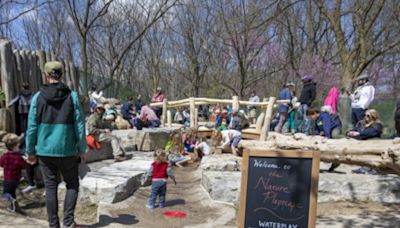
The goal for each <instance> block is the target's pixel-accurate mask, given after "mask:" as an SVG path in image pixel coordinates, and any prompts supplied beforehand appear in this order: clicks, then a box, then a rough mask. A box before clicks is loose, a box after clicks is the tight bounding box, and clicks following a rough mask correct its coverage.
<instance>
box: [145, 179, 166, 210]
mask: <svg viewBox="0 0 400 228" xmlns="http://www.w3.org/2000/svg"><path fill="white" fill-rule="evenodd" d="M166 193H167V182H165V181H153V183H152V184H151V194H150V200H149V205H150V206H153V207H154V204H155V202H156V199H157V196H159V198H160V199H159V206H160V207H162V206H164V205H165V194H166Z"/></svg>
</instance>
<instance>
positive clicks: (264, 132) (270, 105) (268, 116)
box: [260, 97, 276, 141]
mask: <svg viewBox="0 0 400 228" xmlns="http://www.w3.org/2000/svg"><path fill="white" fill-rule="evenodd" d="M275 100H276V98H275V97H270V98H269V100H268V105H267V109H266V111H265V119H264V124H263V127H262V129H261V135H260V140H261V141H265V140H266V139H267V136H268V131H269V127H270V125H271V117H272V111H273V110H274V104H275Z"/></svg>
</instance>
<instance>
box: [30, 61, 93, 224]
mask: <svg viewBox="0 0 400 228" xmlns="http://www.w3.org/2000/svg"><path fill="white" fill-rule="evenodd" d="M63 69H64V67H63V65H62V63H60V62H57V61H53V62H47V63H46V64H45V66H44V74H45V76H46V80H47V82H48V84H46V85H44V86H42V87H41V88H40V91H39V92H38V93H36V94H35V95H34V96H33V98H32V103H31V107H30V109H29V115H28V129H27V132H26V153H27V155H28V158H27V161H28V163H30V164H34V163H36V161H37V160H39V166H40V169H41V171H42V175H43V180H44V185H45V189H46V207H47V216H48V222H49V226H50V227H60V223H59V218H58V199H57V188H58V181H57V180H58V178H57V177H58V175H57V174H58V173H61V174H62V176H63V179H64V181H65V183H66V188H67V191H66V195H65V200H64V221H63V227H75V226H76V224H75V219H74V218H75V217H74V211H75V206H76V202H77V199H78V191H79V171H78V165H79V160H80V161H81V162H85V159H86V157H85V152H86V147H87V145H86V140H85V117H84V114H83V111H82V108H81V106H80V104H79V100H78V94H77V93H76V92H75V91H71V90H70V89H69V88H68V86H66V85H65V84H64V83H62V82H61V80H62V76H63Z"/></svg>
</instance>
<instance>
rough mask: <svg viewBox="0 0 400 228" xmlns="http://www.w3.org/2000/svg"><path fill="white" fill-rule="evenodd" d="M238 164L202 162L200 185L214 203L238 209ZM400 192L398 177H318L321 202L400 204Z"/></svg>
mask: <svg viewBox="0 0 400 228" xmlns="http://www.w3.org/2000/svg"><path fill="white" fill-rule="evenodd" d="M235 162H236V163H237V164H238V163H241V158H238V157H235V156H233V155H230V154H222V155H212V156H209V157H206V159H204V158H203V160H202V162H201V165H200V167H199V168H200V169H202V180H201V184H202V186H203V187H204V189H205V190H206V191H207V192H208V193H209V195H210V197H211V198H212V199H213V200H216V201H223V202H226V203H232V204H234V205H238V203H239V196H240V184H241V172H240V168H241V167H240V166H237V165H234V163H235ZM326 166H327V165H325V167H326ZM328 167H329V166H328ZM347 169H349V168H347ZM344 170H346V169H344ZM350 171H351V170H350ZM399 189H400V177H399V176H397V175H365V174H351V173H347V172H337V173H326V172H321V173H320V175H319V186H318V202H329V201H372V202H380V203H400V191H399Z"/></svg>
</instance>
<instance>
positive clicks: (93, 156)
mask: <svg viewBox="0 0 400 228" xmlns="http://www.w3.org/2000/svg"><path fill="white" fill-rule="evenodd" d="M113 158H114V155H113V150H112V147H111V143H101V148H100V150H96V149H88V150H87V151H86V162H87V163H90V162H95V161H102V160H106V159H113Z"/></svg>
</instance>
